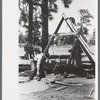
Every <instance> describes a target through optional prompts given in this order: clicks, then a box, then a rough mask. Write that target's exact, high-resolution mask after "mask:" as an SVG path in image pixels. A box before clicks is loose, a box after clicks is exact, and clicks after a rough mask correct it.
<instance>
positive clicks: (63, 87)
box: [55, 86, 67, 91]
mask: <svg viewBox="0 0 100 100" xmlns="http://www.w3.org/2000/svg"><path fill="white" fill-rule="evenodd" d="M65 88H67V86H62V87H59V88H56V89H55V90H56V91H59V90H62V89H65Z"/></svg>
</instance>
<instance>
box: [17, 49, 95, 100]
mask: <svg viewBox="0 0 100 100" xmlns="http://www.w3.org/2000/svg"><path fill="white" fill-rule="evenodd" d="M69 48H70V47H69ZM55 49H56V47H53V48H52V47H51V48H50V51H52V52H50V53H51V54H55V55H56V54H58V53H62V52H61V51H64V52H63V54H68V52H66V51H68V48H67V49H66V48H64V47H63V48H62V49H63V50H62V49H61V47H60V49H59V48H58V47H57V49H56V51H55ZM92 49H93V51H94V47H92ZM59 55H60V54H59ZM85 60H86V58H85ZM71 76H73V75H71ZM28 78H29V75H25V76H22V75H21V76H19V100H95V78H92V79H87V78H86V77H78V76H74V77H69V78H62V75H59V74H57V75H53V74H49V75H47V76H46V78H44V79H42V80H41V81H37V80H36V79H34V80H32V81H30V82H27V80H28ZM57 78H58V79H60V80H59V81H60V82H65V83H66V84H67V83H73V84H75V83H77V84H82V86H67V87H66V88H64V89H61V90H59V91H57V90H55V89H57V88H59V87H62V86H64V85H59V84H52V87H50V86H49V85H48V84H47V83H45V81H47V79H52V80H53V79H57ZM92 89H93V90H94V91H93V93H92V94H91V96H89V94H90V92H91V90H92Z"/></svg>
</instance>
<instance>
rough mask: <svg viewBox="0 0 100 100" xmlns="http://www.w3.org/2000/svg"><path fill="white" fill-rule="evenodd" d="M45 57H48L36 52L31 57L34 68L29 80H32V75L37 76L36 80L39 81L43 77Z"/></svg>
mask: <svg viewBox="0 0 100 100" xmlns="http://www.w3.org/2000/svg"><path fill="white" fill-rule="evenodd" d="M47 59H48V58H47V57H46V56H45V54H44V53H40V54H37V55H36V56H35V57H34V58H33V64H34V66H33V67H34V68H33V70H32V73H31V75H30V77H29V80H33V78H34V76H37V78H38V81H40V80H41V79H42V78H44V77H45V73H44V70H45V63H46V62H47Z"/></svg>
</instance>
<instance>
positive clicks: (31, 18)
mask: <svg viewBox="0 0 100 100" xmlns="http://www.w3.org/2000/svg"><path fill="white" fill-rule="evenodd" d="M32 28H33V5H32V3H31V0H29V33H28V42H29V43H32Z"/></svg>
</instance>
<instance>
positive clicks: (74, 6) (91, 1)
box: [20, 0, 97, 34]
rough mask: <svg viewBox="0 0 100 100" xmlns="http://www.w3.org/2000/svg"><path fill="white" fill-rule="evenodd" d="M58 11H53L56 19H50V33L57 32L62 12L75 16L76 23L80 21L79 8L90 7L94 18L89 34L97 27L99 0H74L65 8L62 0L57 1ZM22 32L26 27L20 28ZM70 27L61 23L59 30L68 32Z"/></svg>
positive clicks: (68, 15) (67, 15) (89, 9)
mask: <svg viewBox="0 0 100 100" xmlns="http://www.w3.org/2000/svg"><path fill="white" fill-rule="evenodd" d="M57 5H58V12H57V13H52V15H53V17H54V19H53V20H52V21H49V25H48V26H49V34H52V33H54V32H55V30H56V28H57V25H58V24H59V22H60V20H61V18H62V14H63V13H65V15H66V17H74V18H75V20H76V23H78V22H79V21H80V15H79V10H80V9H88V11H89V12H90V14H91V15H93V17H94V19H92V20H91V24H92V26H90V27H88V29H89V34H92V33H93V29H96V27H97V22H96V21H97V0H73V2H72V3H71V4H70V6H69V8H65V7H64V5H63V3H62V2H61V0H58V1H57ZM20 30H21V32H22V33H23V34H25V29H23V28H20ZM68 31H69V30H68V28H67V25H66V23H65V22H63V24H62V25H61V28H60V29H59V31H58V32H68Z"/></svg>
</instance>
